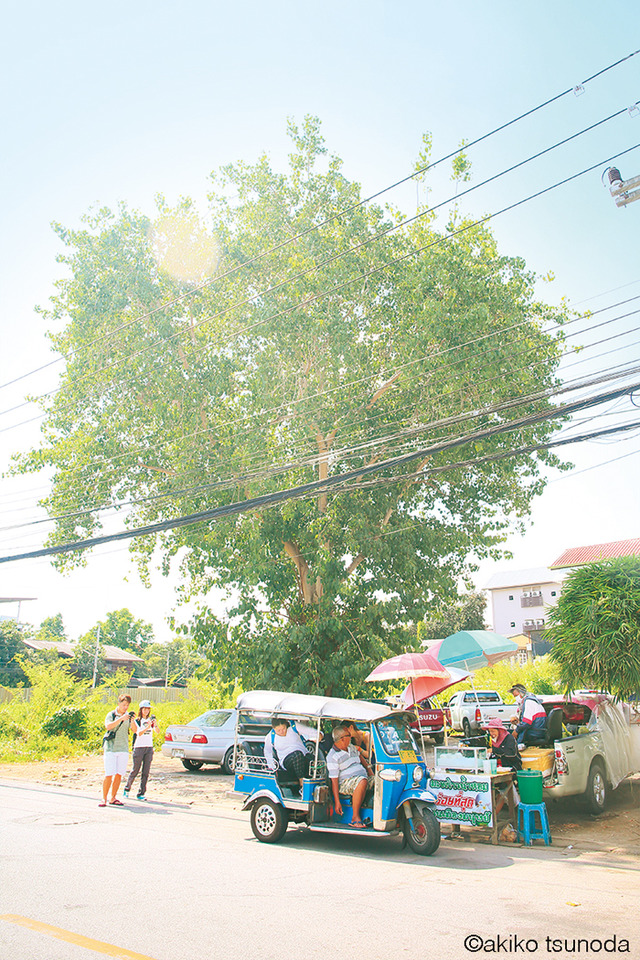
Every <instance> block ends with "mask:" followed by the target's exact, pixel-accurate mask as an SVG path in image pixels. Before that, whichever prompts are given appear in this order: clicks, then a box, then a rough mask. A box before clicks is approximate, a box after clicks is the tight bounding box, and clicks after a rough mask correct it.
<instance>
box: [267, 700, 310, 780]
mask: <svg viewBox="0 0 640 960" xmlns="http://www.w3.org/2000/svg"><path fill="white" fill-rule="evenodd" d="M271 727H272V730H271V733H268V734H267V735H266V737H265V738H264V756H265V759H266V761H267V764H268V766H269V769H270V770H277V769H278V767H281V768H282V769H283V770H286V771H287V773H289V774H291V776H293V777H296V778H297V779H298V780H299V781H300V789H302V781H303V779H304V777H308V776H309V764H310V763H311V754H310V753H309V751H308V750H307V747H306V745H305V743H304V740H303V739H302V737H301V736H300V734H299V733H297V732H296V731H295V730H294V729H293V728H292V727H291V725H290V723H289V721H288V720H283V719H282V718H281V717H276V718H275V720H272V721H271Z"/></svg>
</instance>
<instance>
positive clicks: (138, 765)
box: [123, 700, 160, 800]
mask: <svg viewBox="0 0 640 960" xmlns="http://www.w3.org/2000/svg"><path fill="white" fill-rule="evenodd" d="M134 724H135V743H134V746H133V767H132V768H131V773H130V774H129V779H128V780H127V785H126V787H125V788H124V790H123V796H125V797H128V796H129V791H130V790H131V787H132V785H133V781H134V780H135V778H136V777H137V776H138V772H139V771H140V770H142V773H141V774H140V789H139V790H138V795H137V797H136V799H137V800H146V799H147V798H146V792H147V780H148V779H149V770H150V769H151V761H152V760H153V734H154V732H155V731H157V730H159V729H160V728H159V727H158V721H157V720H156V718H155V717H152V716H151V703H150V702H149V701H148V700H141V701H140V709H139V710H138V716H137V717H136V718H135V720H134Z"/></svg>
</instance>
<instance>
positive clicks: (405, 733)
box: [376, 717, 415, 761]
mask: <svg viewBox="0 0 640 960" xmlns="http://www.w3.org/2000/svg"><path fill="white" fill-rule="evenodd" d="M376 729H377V731H378V735H379V737H380V740H381V742H382V746H383V747H384V750H385V753H388V754H389V756H390V757H394V758H395V757H397V758H398V759H399V760H405V761H407V760H409V761H410V760H415V744H414V741H413V738H412V736H411V733H410V731H409V728H408V727H407V724H406V723H405V721H404V718H402V717H386V718H385V719H384V720H378V721H376ZM403 755H404V756H403Z"/></svg>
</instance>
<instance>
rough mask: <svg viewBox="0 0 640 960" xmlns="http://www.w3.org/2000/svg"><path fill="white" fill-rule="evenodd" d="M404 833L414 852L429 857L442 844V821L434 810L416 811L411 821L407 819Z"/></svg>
mask: <svg viewBox="0 0 640 960" xmlns="http://www.w3.org/2000/svg"><path fill="white" fill-rule="evenodd" d="M404 835H405V838H406V841H407V843H408V844H409V846H410V847H411V849H412V850H413V852H414V853H420V854H422V855H423V856H425V857H429V856H431V854H432V853H435V852H436V850H437V849H438V847H439V846H440V822H439V820H438V818H437V817H436V815H435V814H434V813H433V811H432V810H427V809H424V810H421V811H420V813H418V812H417V811H414V813H413V816H412V817H411V823H409V821H408V820H405V823H404Z"/></svg>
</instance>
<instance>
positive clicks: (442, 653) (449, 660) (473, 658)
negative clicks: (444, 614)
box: [427, 630, 518, 670]
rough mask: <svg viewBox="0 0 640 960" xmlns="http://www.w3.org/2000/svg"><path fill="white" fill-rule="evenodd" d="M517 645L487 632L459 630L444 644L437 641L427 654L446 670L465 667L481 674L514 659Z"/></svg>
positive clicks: (428, 649) (445, 640)
mask: <svg viewBox="0 0 640 960" xmlns="http://www.w3.org/2000/svg"><path fill="white" fill-rule="evenodd" d="M517 649H518V644H517V643H514V641H513V640H509V639H508V637H503V636H501V634H499V633H491V632H490V631H488V630H459V631H458V633H452V634H451V636H450V637H446V638H445V639H444V640H438V642H437V643H434V644H433V646H430V647H428V648H427V652H428V653H430V654H431V656H432V657H435V658H436V660H438V661H439V663H441V664H442V665H443V667H464V669H465V670H479V669H480V668H481V667H489V666H492V665H493V664H494V663H498V661H499V660H504V659H505V657H512V656H513V654H514V653H515V652H516V651H517Z"/></svg>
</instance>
